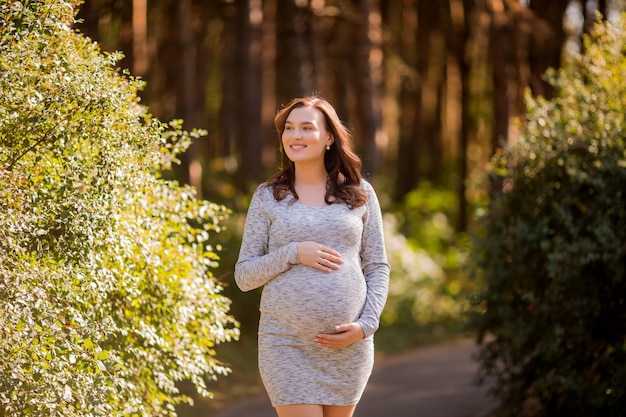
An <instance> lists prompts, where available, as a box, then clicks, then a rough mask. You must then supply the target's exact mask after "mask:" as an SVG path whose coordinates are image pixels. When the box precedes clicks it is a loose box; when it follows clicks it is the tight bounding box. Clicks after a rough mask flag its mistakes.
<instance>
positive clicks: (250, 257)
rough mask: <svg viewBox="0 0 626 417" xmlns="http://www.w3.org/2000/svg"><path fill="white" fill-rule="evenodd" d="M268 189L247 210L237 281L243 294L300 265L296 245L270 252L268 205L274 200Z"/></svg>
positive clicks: (290, 244) (261, 188)
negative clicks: (293, 266)
mask: <svg viewBox="0 0 626 417" xmlns="http://www.w3.org/2000/svg"><path fill="white" fill-rule="evenodd" d="M273 198H274V197H273V195H272V193H271V191H269V189H268V188H267V187H266V186H264V185H261V186H260V187H259V188H257V190H256V191H255V193H254V195H253V196H252V200H251V202H250V207H249V208H248V214H247V216H246V222H245V226H244V232H243V239H242V242H241V248H240V250H239V259H238V260H237V263H236V264H235V281H236V282H237V285H238V286H239V288H240V289H241V290H242V291H250V290H253V289H255V288H259V287H261V286H263V285H265V284H266V283H267V282H269V281H270V280H272V279H273V278H275V277H276V276H278V275H279V274H281V273H282V272H285V271H286V270H288V269H289V268H291V266H292V265H295V264H297V263H299V260H298V250H297V246H296V245H297V242H291V243H288V244H286V245H284V246H282V247H280V248H278V249H276V250H272V251H271V252H269V251H268V246H269V245H268V243H269V229H270V226H271V223H272V219H271V216H270V213H269V211H268V206H269V204H271V200H273Z"/></svg>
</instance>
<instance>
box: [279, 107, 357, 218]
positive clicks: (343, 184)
mask: <svg viewBox="0 0 626 417" xmlns="http://www.w3.org/2000/svg"><path fill="white" fill-rule="evenodd" d="M299 107H313V108H315V109H318V110H319V111H321V112H322V114H323V115H324V120H325V121H326V129H327V130H328V131H329V132H330V133H331V134H332V136H333V138H334V142H333V143H332V145H330V150H327V151H326V152H325V153H324V166H325V167H326V172H327V173H328V179H327V184H326V195H325V196H324V201H326V204H333V203H345V204H346V205H348V207H350V208H355V207H359V206H362V205H364V204H365V203H366V201H367V197H366V195H365V191H364V190H363V189H362V188H361V178H362V174H361V159H360V158H359V157H358V156H357V154H356V153H355V152H354V151H353V149H352V147H353V145H352V135H351V134H350V131H349V130H348V128H346V127H345V126H344V124H343V123H342V122H341V119H339V116H338V115H337V112H336V111H335V108H334V107H333V106H332V105H331V104H330V103H329V102H328V101H326V100H324V99H323V98H321V97H318V96H307V97H300V98H295V99H293V100H292V101H291V102H290V103H289V104H288V105H286V106H284V107H283V108H282V109H280V110H279V111H278V113H277V114H276V117H275V118H274V127H275V128H276V132H277V133H278V142H279V144H280V150H281V163H280V170H279V171H278V172H277V173H276V174H274V175H273V176H272V177H271V178H270V179H269V180H268V185H269V186H270V187H271V188H272V190H273V193H274V198H275V199H276V200H277V201H280V200H282V199H284V198H285V197H287V195H289V194H292V195H293V196H294V198H295V199H296V200H297V199H298V194H297V193H296V190H295V187H294V184H295V174H296V169H295V164H294V163H293V162H292V161H291V160H290V159H289V158H288V157H287V154H286V153H285V150H284V149H283V146H282V136H283V132H284V131H285V122H286V120H287V118H288V117H289V114H290V113H291V111H292V110H293V109H295V108H299ZM331 197H333V199H332V200H331Z"/></svg>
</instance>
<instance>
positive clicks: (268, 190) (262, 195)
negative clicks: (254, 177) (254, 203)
mask: <svg viewBox="0 0 626 417" xmlns="http://www.w3.org/2000/svg"><path fill="white" fill-rule="evenodd" d="M269 197H272V199H273V198H274V191H273V189H272V186H271V184H270V183H269V182H263V183H261V184H259V185H258V186H257V187H256V190H254V193H253V195H252V198H256V199H260V200H267V199H268V198H269Z"/></svg>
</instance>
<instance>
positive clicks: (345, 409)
mask: <svg viewBox="0 0 626 417" xmlns="http://www.w3.org/2000/svg"><path fill="white" fill-rule="evenodd" d="M355 408H356V405H349V406H341V405H325V406H324V417H352V414H354V409H355Z"/></svg>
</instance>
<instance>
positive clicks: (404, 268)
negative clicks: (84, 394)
mask: <svg viewBox="0 0 626 417" xmlns="http://www.w3.org/2000/svg"><path fill="white" fill-rule="evenodd" d="M383 200H384V198H383ZM455 206H456V195H455V194H454V192H453V191H450V190H444V189H437V188H434V187H433V186H431V185H430V184H428V183H422V184H420V186H419V187H417V188H416V189H415V190H413V191H412V192H410V193H409V194H408V195H407V196H406V198H405V199H404V201H403V203H402V204H401V205H400V206H398V207H396V208H395V209H394V210H386V212H385V215H384V218H383V220H384V229H385V244H386V246H387V256H388V259H389V263H390V265H391V277H390V278H391V279H390V287H389V298H388V300H387V305H386V306H385V309H384V310H383V316H382V321H381V332H380V335H379V336H380V337H379V342H382V344H381V343H379V346H381V347H382V348H383V349H387V348H388V346H386V345H387V344H390V345H391V346H396V345H398V343H400V342H402V344H404V345H405V346H402V347H401V348H404V347H410V346H412V345H415V344H423V343H424V342H426V343H432V342H433V341H435V340H437V339H439V338H440V337H444V336H446V335H448V334H451V333H453V332H454V333H456V332H458V330H459V329H460V328H461V327H462V325H463V322H464V318H465V316H464V315H463V314H462V312H463V311H464V310H465V308H466V306H467V301H466V300H467V293H468V292H469V290H470V288H471V285H472V284H473V282H470V280H469V279H468V277H467V274H466V272H465V263H466V258H467V254H468V252H469V249H468V245H467V244H466V242H465V240H466V239H465V238H464V235H463V234H459V233H457V232H455V230H454V227H453V225H452V224H451V223H450V221H449V219H450V218H451V217H453V216H454V213H452V212H451V208H452V207H455ZM398 338H402V339H403V340H402V341H400V340H396V339H398ZM425 338H426V339H425ZM395 348H396V347H393V349H395Z"/></svg>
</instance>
